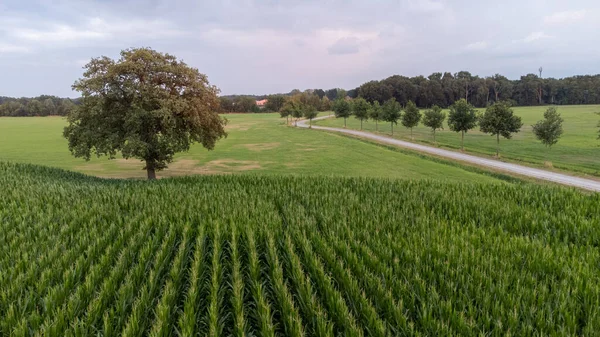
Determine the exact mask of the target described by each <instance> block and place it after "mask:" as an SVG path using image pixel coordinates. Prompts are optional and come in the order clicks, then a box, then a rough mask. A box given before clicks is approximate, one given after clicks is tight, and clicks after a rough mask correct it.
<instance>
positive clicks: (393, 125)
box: [390, 123, 394, 136]
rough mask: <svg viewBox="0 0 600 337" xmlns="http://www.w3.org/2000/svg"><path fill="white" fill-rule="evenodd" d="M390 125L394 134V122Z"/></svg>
mask: <svg viewBox="0 0 600 337" xmlns="http://www.w3.org/2000/svg"><path fill="white" fill-rule="evenodd" d="M390 125H391V126H392V136H393V135H394V123H390Z"/></svg>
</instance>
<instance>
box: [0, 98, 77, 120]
mask: <svg viewBox="0 0 600 337" xmlns="http://www.w3.org/2000/svg"><path fill="white" fill-rule="evenodd" d="M77 102H78V101H77V100H71V99H69V98H60V97H56V96H47V95H42V96H38V97H33V98H24V97H23V98H12V97H0V116H10V117H23V116H66V115H67V114H68V113H69V112H70V111H71V109H73V107H74V106H75V105H76V104H77Z"/></svg>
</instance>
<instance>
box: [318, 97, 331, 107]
mask: <svg viewBox="0 0 600 337" xmlns="http://www.w3.org/2000/svg"><path fill="white" fill-rule="evenodd" d="M320 110H321V111H329V110H331V101H330V100H329V98H327V96H323V98H321V109H320Z"/></svg>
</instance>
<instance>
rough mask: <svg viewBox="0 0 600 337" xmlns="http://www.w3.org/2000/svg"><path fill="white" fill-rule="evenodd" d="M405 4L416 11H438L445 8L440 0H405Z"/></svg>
mask: <svg viewBox="0 0 600 337" xmlns="http://www.w3.org/2000/svg"><path fill="white" fill-rule="evenodd" d="M407 6H408V9H410V10H413V11H416V12H438V11H443V10H444V9H445V6H444V4H443V3H442V2H441V1H433V0H407Z"/></svg>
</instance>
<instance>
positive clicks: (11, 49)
mask: <svg viewBox="0 0 600 337" xmlns="http://www.w3.org/2000/svg"><path fill="white" fill-rule="evenodd" d="M29 51H30V49H29V48H27V47H24V46H19V45H14V44H8V43H1V42H0V54H8V53H28V52H29Z"/></svg>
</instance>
